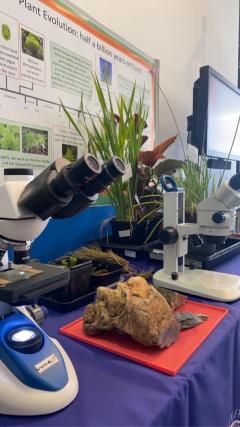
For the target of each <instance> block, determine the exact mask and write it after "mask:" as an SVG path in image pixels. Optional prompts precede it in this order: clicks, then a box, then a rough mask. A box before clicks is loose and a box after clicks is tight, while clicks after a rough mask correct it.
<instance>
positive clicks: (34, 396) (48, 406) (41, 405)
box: [0, 338, 78, 416]
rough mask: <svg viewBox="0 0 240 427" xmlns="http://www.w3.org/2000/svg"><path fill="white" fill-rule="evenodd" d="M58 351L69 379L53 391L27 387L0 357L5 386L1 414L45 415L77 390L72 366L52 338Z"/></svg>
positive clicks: (0, 376)
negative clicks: (61, 386) (60, 387)
mask: <svg viewBox="0 0 240 427" xmlns="http://www.w3.org/2000/svg"><path fill="white" fill-rule="evenodd" d="M51 341H52V342H53V344H54V345H55V346H56V348H57V349H58V350H59V351H60V352H61V354H62V357H63V360H64V363H65V366H66V369H67V372H68V378H69V380H68V382H67V384H66V385H65V387H64V388H62V389H61V390H58V391H55V392H52V391H44V390H38V389H36V388H32V387H28V386H26V385H25V384H23V383H22V382H20V381H19V380H18V379H17V378H16V377H15V375H13V373H12V372H11V371H10V370H9V369H8V368H7V367H6V366H5V365H4V363H3V362H1V361H0V387H1V390H4V393H1V397H0V414H3V415H21V416H22V415H24V416H32V415H46V414H51V413H52V412H56V411H59V410H60V409H63V408H65V407H66V406H68V405H69V404H70V403H71V402H72V401H73V400H74V399H75V397H76V395H77V393H78V380H77V376H76V373H75V370H74V367H73V365H72V363H71V361H70V359H69V357H68V355H67V354H66V352H65V351H64V349H63V348H62V346H61V345H60V344H59V342H58V341H57V340H55V339H53V338H52V339H51Z"/></svg>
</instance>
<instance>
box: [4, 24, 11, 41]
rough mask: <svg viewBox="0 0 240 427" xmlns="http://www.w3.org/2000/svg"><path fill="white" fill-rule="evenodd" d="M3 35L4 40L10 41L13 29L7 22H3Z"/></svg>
mask: <svg viewBox="0 0 240 427" xmlns="http://www.w3.org/2000/svg"><path fill="white" fill-rule="evenodd" d="M2 36H3V38H4V40H7V41H9V40H10V38H11V31H10V28H9V26H8V25H7V24H2Z"/></svg>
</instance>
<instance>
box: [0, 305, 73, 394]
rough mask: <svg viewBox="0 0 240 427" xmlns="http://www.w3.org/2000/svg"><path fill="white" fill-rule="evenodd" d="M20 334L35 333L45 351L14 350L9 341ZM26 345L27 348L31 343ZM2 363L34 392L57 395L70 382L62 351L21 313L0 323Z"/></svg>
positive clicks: (14, 314) (13, 314)
mask: <svg viewBox="0 0 240 427" xmlns="http://www.w3.org/2000/svg"><path fill="white" fill-rule="evenodd" d="M20 330H21V331H23V332H26V331H30V330H31V331H34V330H35V331H36V334H37V335H41V337H42V346H41V348H40V349H37V351H33V352H31V353H29V354H28V353H23V352H22V351H20V350H17V349H16V347H15V349H14V348H12V346H11V342H10V340H9V337H11V338H12V337H13V336H14V333H15V332H17V333H18V332H19V331H20ZM15 335H16V334H15ZM25 342H26V345H27V343H28V341H27V340H26V341H25ZM15 344H16V343H15ZM0 360H1V361H2V362H3V363H4V364H5V365H6V366H7V368H8V369H9V370H10V371H11V372H12V373H13V374H14V375H15V376H16V377H17V378H18V379H19V380H20V381H21V382H22V383H24V384H26V385H27V386H29V387H31V388H35V389H38V390H46V391H57V390H60V389H62V388H63V387H64V386H65V385H66V384H67V382H68V374H67V370H66V367H65V363H64V360H63V357H62V355H61V353H60V351H59V350H58V349H57V347H56V346H55V345H54V344H53V342H52V341H51V340H50V338H49V337H48V336H47V334H45V332H44V331H43V330H42V329H41V328H39V327H38V326H37V325H36V324H35V323H34V322H32V321H31V320H30V319H29V318H28V317H26V316H25V315H24V314H23V313H21V312H19V311H17V312H15V313H12V314H11V315H10V316H7V317H6V318H5V319H3V320H1V322H0Z"/></svg>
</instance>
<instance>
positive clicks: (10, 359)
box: [0, 154, 125, 415]
mask: <svg viewBox="0 0 240 427" xmlns="http://www.w3.org/2000/svg"><path fill="white" fill-rule="evenodd" d="M124 172H125V166H124V164H123V163H122V161H121V160H120V159H119V158H117V157H114V158H112V159H111V160H109V161H108V162H106V163H105V164H103V165H102V166H100V164H99V162H98V160H97V159H96V158H95V157H94V156H92V155H91V154H85V155H84V156H83V157H82V158H81V159H79V160H77V161H76V162H74V163H72V164H71V163H70V162H68V161H67V160H64V159H58V160H56V161H55V162H54V163H52V164H51V165H50V166H49V167H48V168H46V169H45V170H44V171H43V172H42V173H40V175H38V176H37V177H36V178H33V174H32V170H30V169H5V170H4V183H3V184H2V185H1V186H0V200H1V205H0V261H1V262H0V264H1V268H0V389H1V393H0V414H8V415H42V414H48V413H52V412H55V411H58V410H60V409H62V408H64V407H66V406H67V405H68V404H69V403H71V402H72V401H73V400H74V398H75V397H76V395H77V392H78V380H77V376H76V373H75V370H74V367H73V365H72V363H71V361H70V359H69V357H68V356H67V354H66V353H65V351H64V349H63V348H62V347H61V345H60V344H59V342H58V341H57V340H55V339H53V338H49V337H48V336H47V334H46V333H45V332H44V331H43V330H42V329H41V328H40V326H39V324H41V322H42V321H43V319H44V313H43V311H42V310H41V309H40V307H38V306H36V304H35V302H36V300H37V298H38V297H39V296H40V295H42V294H45V293H47V292H49V291H51V290H54V289H56V288H59V287H60V286H63V285H65V284H67V283H68V281H69V272H68V269H65V268H64V267H56V266H52V265H45V264H41V263H39V262H30V263H29V258H30V257H29V250H30V244H31V241H33V240H34V239H36V238H37V237H38V236H39V235H40V234H41V233H42V231H43V230H44V229H45V227H46V226H47V224H48V221H49V219H50V217H52V218H66V217H69V216H72V215H74V214H76V213H78V212H80V211H81V210H83V209H84V208H85V207H87V206H89V205H90V204H92V203H94V202H95V201H96V198H97V193H99V192H101V191H102V190H103V189H105V188H106V187H107V186H108V185H110V184H111V183H112V182H113V181H114V180H115V179H116V178H117V177H119V176H121V175H123V174H124ZM9 247H11V248H12V249H13V252H14V262H13V263H8V262H7V263H6V264H4V259H5V258H6V253H7V251H8V249H9ZM22 304H24V305H22ZM26 304H32V305H26ZM19 305H20V306H19ZM21 305H22V306H21Z"/></svg>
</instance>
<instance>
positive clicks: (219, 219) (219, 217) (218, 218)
mask: <svg viewBox="0 0 240 427" xmlns="http://www.w3.org/2000/svg"><path fill="white" fill-rule="evenodd" d="M212 220H213V222H215V224H222V223H223V222H224V221H226V215H225V213H224V212H221V211H219V212H215V213H214V214H213V215H212Z"/></svg>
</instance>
